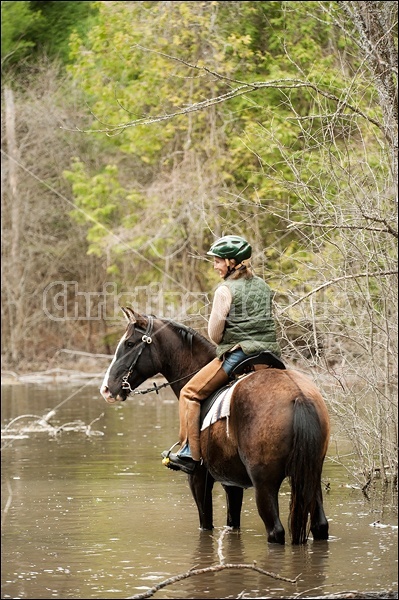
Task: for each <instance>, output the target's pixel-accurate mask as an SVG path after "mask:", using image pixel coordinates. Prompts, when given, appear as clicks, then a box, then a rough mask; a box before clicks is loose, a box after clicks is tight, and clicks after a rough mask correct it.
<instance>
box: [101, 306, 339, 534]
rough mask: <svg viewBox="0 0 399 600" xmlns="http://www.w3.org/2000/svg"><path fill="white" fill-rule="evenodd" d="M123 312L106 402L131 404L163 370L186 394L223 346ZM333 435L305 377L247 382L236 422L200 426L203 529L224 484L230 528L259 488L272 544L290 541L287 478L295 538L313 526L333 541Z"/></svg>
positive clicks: (269, 373) (261, 374) (235, 401)
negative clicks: (282, 493)
mask: <svg viewBox="0 0 399 600" xmlns="http://www.w3.org/2000/svg"><path fill="white" fill-rule="evenodd" d="M122 310H123V312H124V314H125V316H126V318H127V320H128V326H127V329H126V332H125V333H124V335H123V336H122V338H121V340H120V342H119V344H118V347H117V349H116V353H115V356H114V358H113V360H112V362H111V364H110V366H109V368H108V371H107V373H106V375H105V378H104V382H103V384H102V386H101V394H102V395H103V397H104V398H105V400H106V401H107V402H109V403H113V402H117V401H121V400H122V401H123V400H126V398H127V397H128V395H129V394H130V393H131V392H132V391H133V390H135V389H136V388H137V387H138V386H139V385H140V384H142V383H143V382H144V381H146V380H147V379H148V378H149V377H153V376H154V375H156V374H158V373H160V374H162V375H163V376H164V377H165V379H166V380H167V382H168V383H167V384H164V385H170V387H171V388H172V390H173V392H174V393H175V394H176V396H177V397H179V392H180V390H181V388H182V387H183V385H184V384H185V383H187V381H188V380H189V379H190V377H191V376H192V375H193V374H194V373H195V372H197V371H198V370H199V369H200V368H201V367H203V366H204V365H205V364H207V363H208V362H209V361H210V360H211V359H213V358H214V357H215V348H214V346H213V345H212V344H211V343H210V342H209V341H208V340H206V339H205V338H204V337H203V336H201V335H200V334H199V333H197V332H196V331H194V330H193V329H191V328H188V327H185V326H184V325H180V324H179V323H176V322H174V321H170V320H167V319H161V318H156V317H152V316H146V315H141V314H138V313H136V312H134V311H133V310H132V309H126V308H125V309H122ZM153 389H155V388H153ZM134 393H138V392H134ZM328 440H329V417H328V413H327V409H326V405H325V403H324V400H323V398H322V397H321V395H320V392H319V391H318V390H317V388H316V387H315V385H314V384H313V383H312V381H310V380H309V379H308V378H307V377H305V375H303V374H302V373H300V372H298V371H294V370H291V369H287V370H280V369H274V368H268V369H262V370H258V371H255V372H254V373H252V374H250V375H248V376H247V377H244V378H242V379H240V380H239V382H238V383H237V385H236V387H235V389H234V392H233V395H232V398H231V407H230V416H229V422H228V428H227V427H226V418H224V419H221V420H219V421H216V423H214V424H213V425H211V426H210V427H208V428H207V429H205V430H204V431H202V432H201V453H202V457H203V465H201V466H200V467H197V469H195V471H194V472H193V474H191V475H189V476H188V478H189V484H190V488H191V491H192V494H193V496H194V499H195V502H196V504H197V508H198V513H199V520H200V526H201V528H202V529H212V528H213V510H212V488H213V484H214V482H215V481H219V482H220V483H221V484H222V486H223V488H224V489H225V491H226V497H227V525H228V526H230V527H234V528H239V527H240V515H241V505H242V498H243V490H244V489H245V488H249V487H254V489H255V495H256V504H257V508H258V512H259V515H260V516H261V518H262V520H263V522H264V524H265V527H266V531H267V535H268V541H269V542H276V543H280V544H284V543H285V532H284V527H283V525H282V523H281V521H280V518H279V506H278V492H279V489H280V486H281V484H282V482H283V480H284V479H285V478H286V477H288V478H289V481H290V483H291V500H290V513H289V530H290V533H291V539H292V543H293V544H304V543H305V542H306V540H307V538H308V535H309V529H310V531H311V532H312V535H313V539H314V540H326V539H328V522H327V519H326V516H325V514H324V509H323V498H322V490H321V473H322V467H323V462H324V457H325V454H326V451H327V446H328ZM160 464H161V463H160ZM162 468H163V467H162Z"/></svg>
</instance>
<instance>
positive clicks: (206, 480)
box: [188, 465, 215, 529]
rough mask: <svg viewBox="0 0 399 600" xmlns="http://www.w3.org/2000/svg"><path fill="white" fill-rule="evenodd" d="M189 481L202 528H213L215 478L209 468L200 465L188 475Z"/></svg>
mask: <svg viewBox="0 0 399 600" xmlns="http://www.w3.org/2000/svg"><path fill="white" fill-rule="evenodd" d="M188 482H189V484H190V489H191V493H192V495H193V497H194V500H195V503H196V505H197V509H198V516H199V522H200V527H201V529H213V503H212V489H213V484H214V483H215V480H214V479H213V477H212V475H211V474H210V473H209V472H208V471H207V469H206V468H205V467H204V466H203V465H200V466H198V467H197V468H196V469H195V470H194V472H193V473H192V474H191V475H189V476H188Z"/></svg>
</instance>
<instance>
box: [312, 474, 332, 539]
mask: <svg viewBox="0 0 399 600" xmlns="http://www.w3.org/2000/svg"><path fill="white" fill-rule="evenodd" d="M310 531H311V532H312V535H313V539H314V540H328V521H327V518H326V515H325V513H324V508H323V495H322V491H321V486H320V487H319V491H318V492H317V499H316V505H315V508H314V510H313V512H312V514H311V515H310Z"/></svg>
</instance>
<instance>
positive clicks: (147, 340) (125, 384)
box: [121, 315, 200, 394]
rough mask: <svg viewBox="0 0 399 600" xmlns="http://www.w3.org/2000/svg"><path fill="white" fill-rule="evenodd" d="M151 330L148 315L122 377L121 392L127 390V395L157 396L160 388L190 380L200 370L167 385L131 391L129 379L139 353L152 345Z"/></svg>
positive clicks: (150, 316) (152, 323) (152, 321)
mask: <svg viewBox="0 0 399 600" xmlns="http://www.w3.org/2000/svg"><path fill="white" fill-rule="evenodd" d="M153 328H154V317H153V316H152V315H148V323H147V328H146V330H145V332H144V333H143V335H142V337H141V342H140V344H139V346H138V347H137V348H138V352H137V353H136V354H135V356H134V358H133V360H132V362H131V364H130V367H129V369H128V371H127V373H126V375H124V376H123V377H122V384H121V387H122V389H123V390H128V392H129V393H133V394H148V393H149V392H156V393H157V394H159V390H161V389H162V388H164V387H168V386H170V385H173V384H174V383H178V382H179V381H182V380H183V379H186V378H187V377H188V378H190V377H192V376H193V375H195V374H196V373H198V371H199V370H200V369H196V371H194V372H193V373H189V374H188V375H185V376H184V377H180V379H176V380H175V381H170V382H167V383H162V384H161V385H157V384H156V383H154V384H153V387H151V388H147V389H146V390H132V388H131V387H130V383H129V377H130V375H131V374H132V372H133V369H134V367H135V366H136V364H137V361H138V360H139V358H140V356H141V353H142V352H143V350H144V348H145V347H146V344H152V337H151V336H152V330H153Z"/></svg>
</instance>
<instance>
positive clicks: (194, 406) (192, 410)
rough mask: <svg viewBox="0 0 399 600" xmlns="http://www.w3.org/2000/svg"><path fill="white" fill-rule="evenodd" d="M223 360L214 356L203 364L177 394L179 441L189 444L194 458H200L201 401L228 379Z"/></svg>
mask: <svg viewBox="0 0 399 600" xmlns="http://www.w3.org/2000/svg"><path fill="white" fill-rule="evenodd" d="M222 364H223V362H222V361H221V360H220V359H219V358H214V359H213V360H212V361H211V362H210V363H209V364H207V365H205V367H203V368H202V369H201V370H200V371H199V372H198V373H197V374H196V375H194V377H192V378H191V379H190V381H189V382H188V383H186V385H185V386H184V387H183V388H182V390H181V392H180V396H179V418H180V432H179V441H180V443H181V446H182V447H183V446H184V444H185V443H186V442H188V443H189V444H190V450H191V456H192V457H193V459H194V460H200V459H201V449H200V413H201V402H202V401H203V400H206V398H208V397H209V396H210V395H211V394H212V392H216V390H218V389H219V388H221V387H222V385H224V384H226V383H227V382H228V380H229V378H228V375H227V374H226V372H225V371H224V370H223V368H222Z"/></svg>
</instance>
